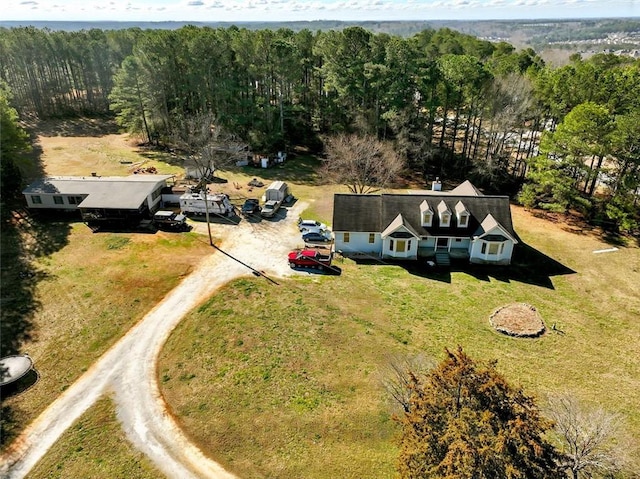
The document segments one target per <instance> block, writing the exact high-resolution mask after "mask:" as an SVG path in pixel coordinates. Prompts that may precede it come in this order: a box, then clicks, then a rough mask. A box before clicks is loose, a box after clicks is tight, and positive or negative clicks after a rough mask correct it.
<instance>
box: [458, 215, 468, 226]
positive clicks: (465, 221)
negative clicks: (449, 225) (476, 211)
mask: <svg viewBox="0 0 640 479" xmlns="http://www.w3.org/2000/svg"><path fill="white" fill-rule="evenodd" d="M468 224H469V217H468V216H467V215H462V216H460V221H459V222H458V226H459V227H460V228H466V227H467V225H468Z"/></svg>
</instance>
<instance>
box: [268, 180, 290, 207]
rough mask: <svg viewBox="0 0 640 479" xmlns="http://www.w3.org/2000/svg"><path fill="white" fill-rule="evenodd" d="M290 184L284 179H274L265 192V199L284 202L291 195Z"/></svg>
mask: <svg viewBox="0 0 640 479" xmlns="http://www.w3.org/2000/svg"><path fill="white" fill-rule="evenodd" d="M289 194H290V193H289V185H287V184H286V183H285V182H284V181H274V182H273V183H271V184H270V185H269V186H268V187H267V189H266V190H265V192H264V199H265V201H271V200H273V201H279V202H280V203H282V202H283V201H284V199H285V198H286V197H287V196H289Z"/></svg>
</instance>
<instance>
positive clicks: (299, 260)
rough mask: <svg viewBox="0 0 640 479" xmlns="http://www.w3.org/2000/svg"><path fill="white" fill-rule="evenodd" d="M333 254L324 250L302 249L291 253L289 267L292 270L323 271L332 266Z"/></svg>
mask: <svg viewBox="0 0 640 479" xmlns="http://www.w3.org/2000/svg"><path fill="white" fill-rule="evenodd" d="M332 256H333V253H331V251H329V250H322V249H301V250H295V251H292V252H291V253H289V266H291V267H292V268H315V269H323V268H328V267H329V266H331V259H332Z"/></svg>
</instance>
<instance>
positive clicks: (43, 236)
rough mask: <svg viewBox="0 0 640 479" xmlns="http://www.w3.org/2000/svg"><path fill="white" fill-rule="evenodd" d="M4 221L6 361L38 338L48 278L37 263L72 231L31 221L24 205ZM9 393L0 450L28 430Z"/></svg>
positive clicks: (6, 212) (0, 316) (0, 344)
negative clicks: (40, 292) (40, 293)
mask: <svg viewBox="0 0 640 479" xmlns="http://www.w3.org/2000/svg"><path fill="white" fill-rule="evenodd" d="M1 221H2V224H1V226H0V227H1V228H2V235H1V237H0V247H1V250H0V266H1V267H0V301H1V304H2V307H1V308H0V356H3V357H4V356H9V355H12V354H21V353H22V352H23V351H22V349H23V348H24V345H25V344H26V343H28V342H29V341H31V340H32V339H33V337H34V335H35V331H34V317H35V315H36V313H37V311H38V310H39V309H40V307H41V304H40V302H39V301H38V300H37V298H36V287H37V285H38V283H39V282H40V281H42V280H44V279H45V278H46V277H47V274H46V272H44V271H42V270H41V269H39V268H38V266H37V265H36V263H35V261H34V260H35V259H36V258H38V257H43V256H48V255H50V254H52V253H54V252H56V251H58V250H60V249H61V248H63V247H64V246H65V245H66V244H67V242H68V236H69V231H70V229H71V227H70V224H69V222H68V221H66V222H65V221H59V220H57V219H48V218H38V217H32V216H30V215H29V214H28V213H27V212H26V211H25V210H24V209H22V208H21V205H13V208H12V207H11V206H10V205H5V207H4V208H3V210H2V218H1ZM24 352H28V351H24ZM21 384H23V383H21ZM7 391H8V390H7V389H5V388H3V389H2V392H1V393H2V397H1V400H2V405H1V406H0V407H1V409H2V421H1V424H0V427H1V429H2V431H1V432H2V434H0V448H2V447H3V446H5V445H6V444H8V443H9V442H10V441H11V440H13V438H14V437H15V435H17V434H18V433H19V429H21V428H22V427H24V426H25V425H23V424H17V423H15V420H14V419H13V418H16V417H18V416H19V414H16V411H14V410H13V409H12V408H13V407H14V405H9V404H6V402H5V401H6V400H8V399H10V396H11V395H8V393H7ZM12 395H14V394H12Z"/></svg>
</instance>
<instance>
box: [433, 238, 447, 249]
mask: <svg viewBox="0 0 640 479" xmlns="http://www.w3.org/2000/svg"><path fill="white" fill-rule="evenodd" d="M436 249H449V238H438V239H437V240H436Z"/></svg>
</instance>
